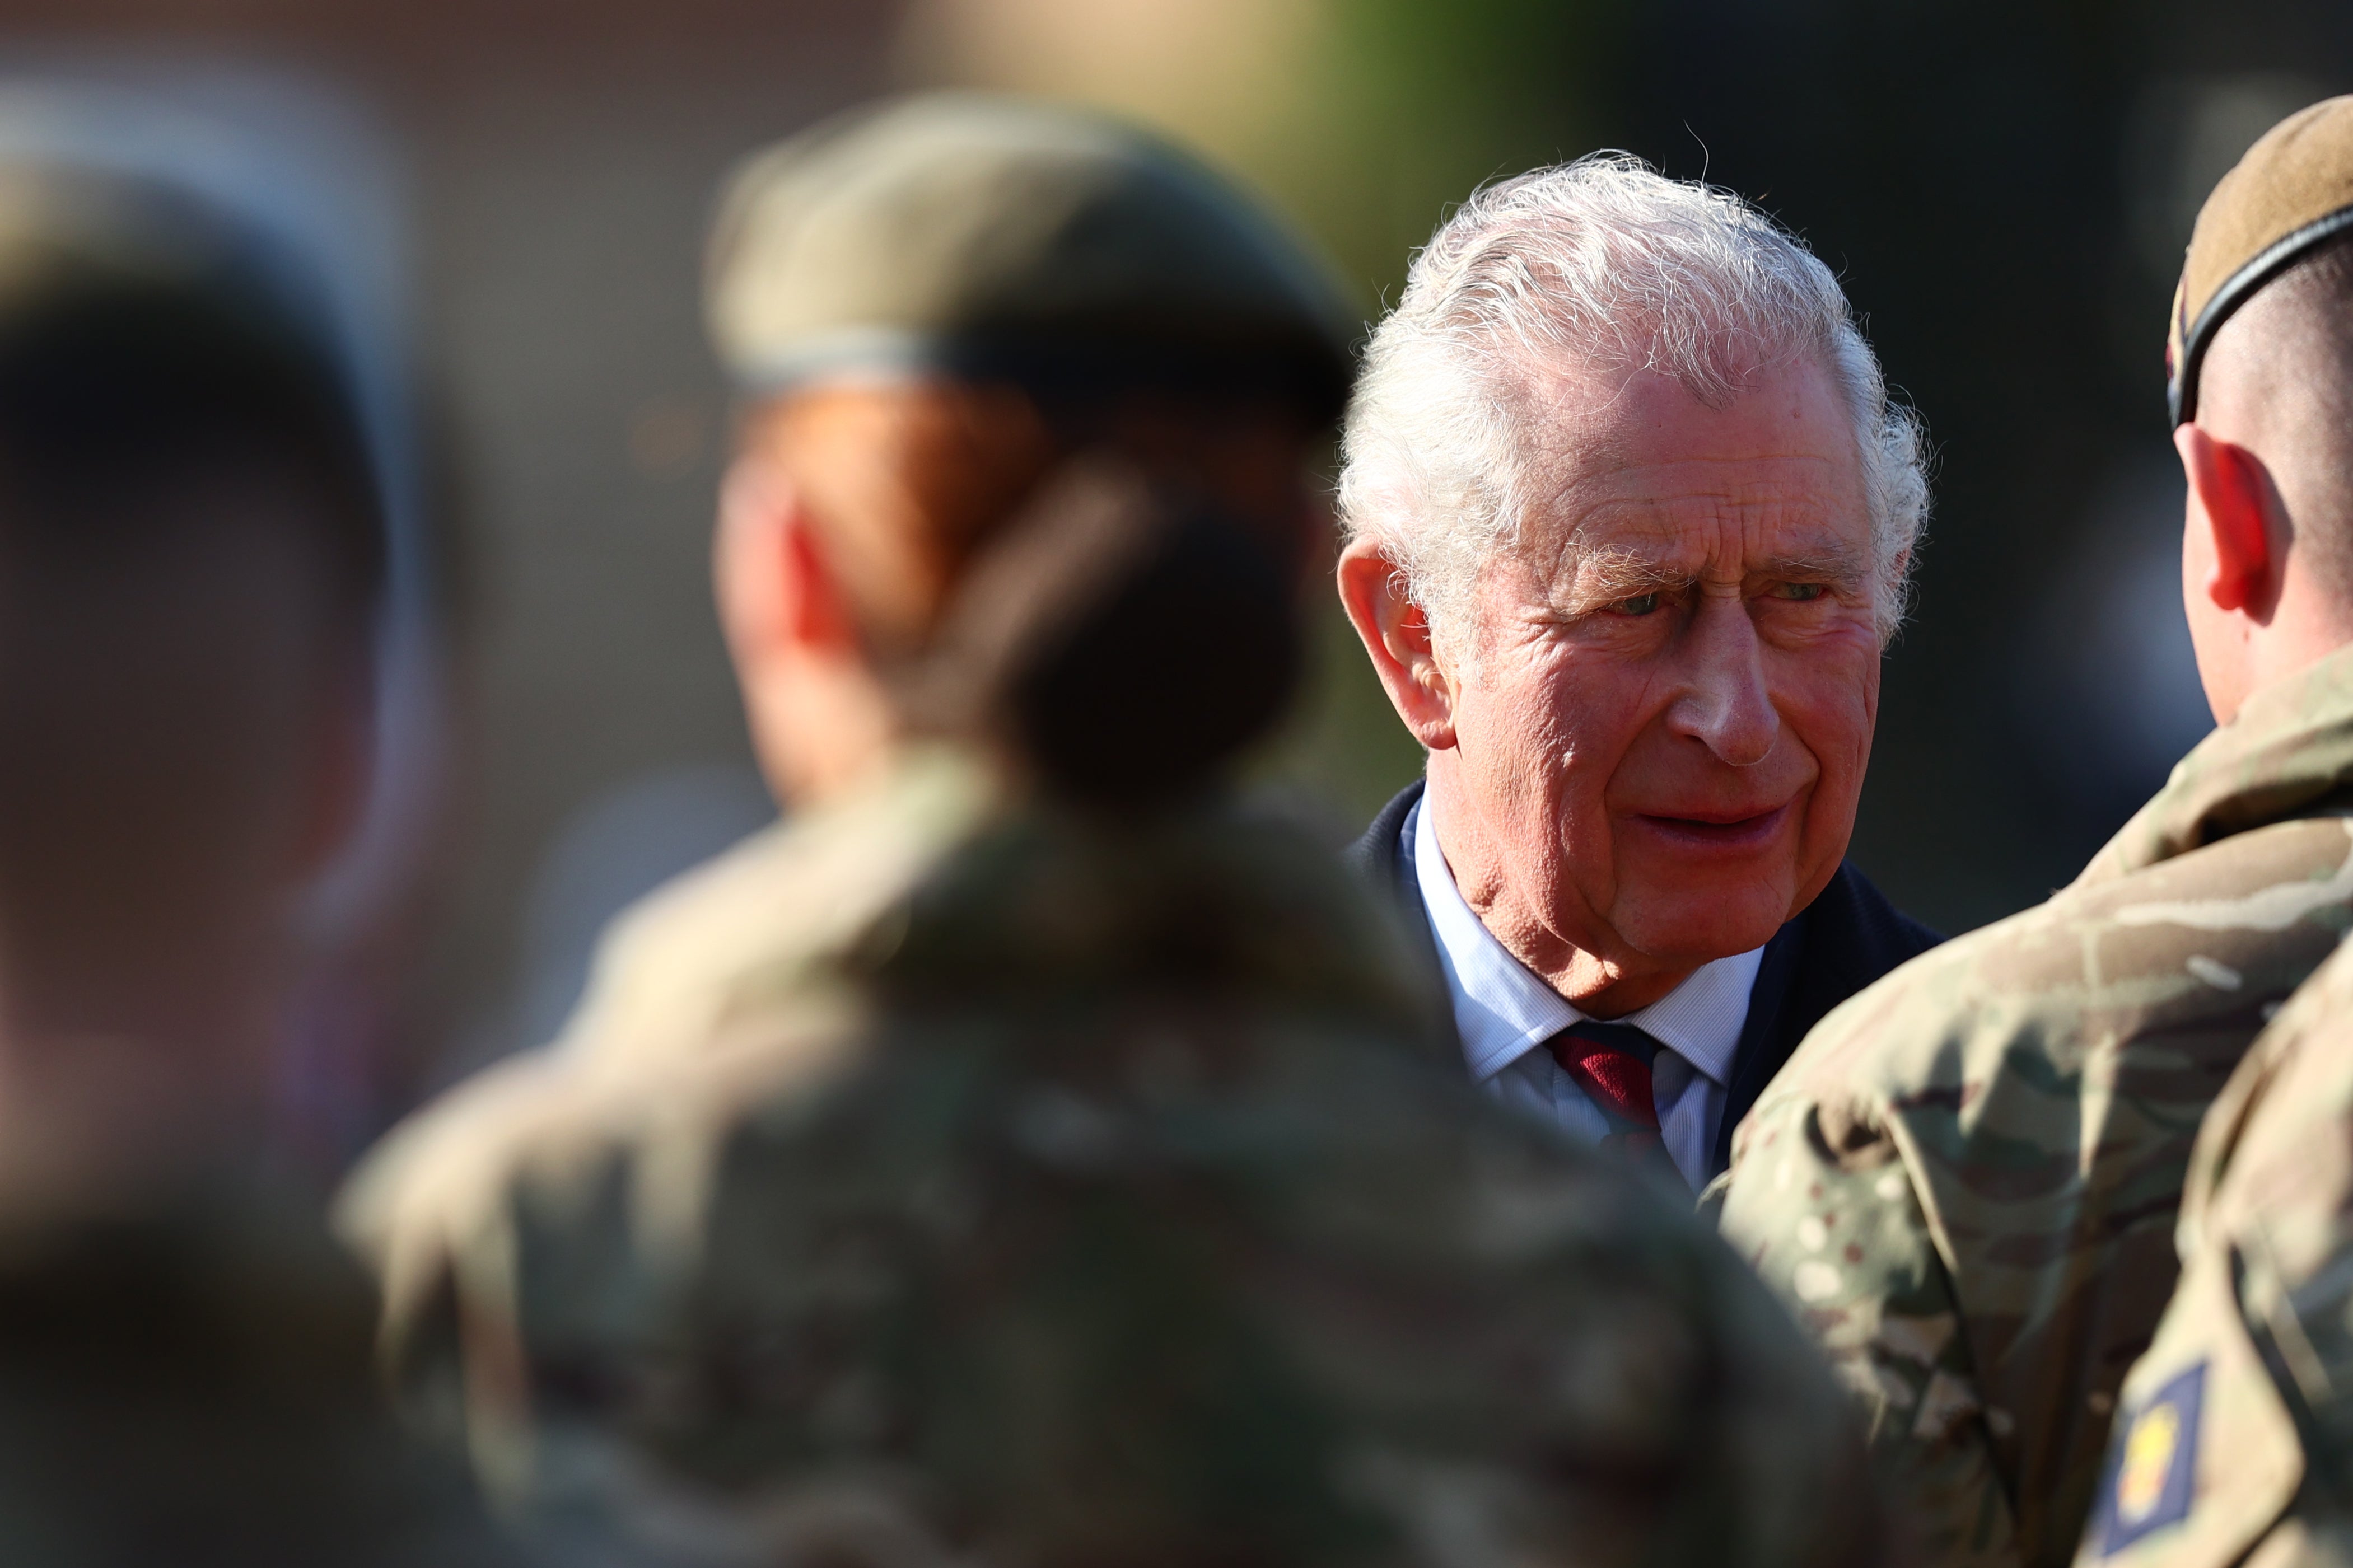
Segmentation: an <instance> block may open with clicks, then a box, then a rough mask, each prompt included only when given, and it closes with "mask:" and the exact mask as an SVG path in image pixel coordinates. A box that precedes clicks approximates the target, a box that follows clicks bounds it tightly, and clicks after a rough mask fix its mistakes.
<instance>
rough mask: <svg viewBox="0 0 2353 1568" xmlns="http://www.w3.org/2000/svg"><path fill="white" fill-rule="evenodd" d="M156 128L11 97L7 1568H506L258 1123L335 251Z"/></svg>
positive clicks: (282, 997)
mask: <svg viewBox="0 0 2353 1568" xmlns="http://www.w3.org/2000/svg"><path fill="white" fill-rule="evenodd" d="M147 112H149V110H148V106H144V105H141V104H138V103H136V102H126V101H122V100H113V99H107V98H93V99H90V100H85V99H83V98H82V97H80V96H79V95H66V94H62V93H58V92H52V91H39V92H34V91H23V90H17V91H7V92H0V121H5V132H0V1080H5V1083H6V1086H7V1088H6V1092H5V1095H0V1562H5V1563H10V1564H11V1565H12V1568H13V1565H22V1568H118V1565H119V1568H146V1565H148V1564H153V1563H183V1564H232V1563H238V1564H242V1563H256V1564H259V1563H289V1564H318V1565H327V1564H348V1565H353V1568H360V1565H368V1568H393V1565H396V1564H399V1565H412V1568H421V1565H427V1564H429V1565H431V1568H463V1565H470V1564H491V1563H510V1562H513V1561H516V1560H517V1559H516V1557H515V1555H514V1554H513V1552H512V1549H511V1548H510V1546H509V1545H508V1544H507V1543H506V1542H503V1541H502V1539H501V1536H500V1535H499V1533H498V1532H497V1531H495V1530H494V1528H493V1527H492V1525H491V1521H489V1519H488V1518H487V1516H486V1515H485V1513H484V1511H483V1510H482V1509H481V1507H480V1501H479V1500H478V1499H477V1497H476V1496H475V1495H474V1490H473V1488H472V1487H471V1485H470V1479H469V1477H468V1476H467V1474H466V1471H465V1468H464V1467H463V1466H462V1465H459V1464H456V1463H452V1462H448V1460H447V1458H444V1457H441V1456H437V1455H434V1454H431V1453H430V1452H427V1451H425V1450H422V1449H420V1448H419V1447H417V1445H415V1444H414V1443H412V1442H411V1441H410V1440H409V1438H408V1435H407V1434H406V1433H405V1432H403V1431H402V1430H401V1429H400V1427H399V1426H398V1425H397V1423H396V1420H395V1419H394V1416H393V1413H392V1411H391V1409H390V1407H389V1405H387V1403H386V1401H385V1398H384V1394H383V1390H382V1388H381V1386H380V1384H379V1382H378V1379H377V1376H376V1368H375V1356H374V1342H375V1321H376V1305H377V1304H376V1299H375V1292H374V1291H373V1290H372V1289H371V1288H370V1283H369V1280H368V1279H367V1277H366V1276H365V1275H364V1273H363V1272H362V1271H361V1270H360V1268H358V1267H357V1266H356V1265H355V1263H354V1261H353V1259H352V1258H349V1257H348V1256H347V1255H346V1254H345V1253H344V1252H343V1250H341V1249H340V1248H338V1247H336V1246H335V1244H334V1242H333V1240H332V1237H330V1235H329V1233H328V1230H327V1226H326V1223H325V1222H326V1215H325V1212H324V1208H325V1205H324V1203H323V1201H322V1200H323V1195H324V1194H323V1193H322V1191H320V1190H319V1187H318V1185H317V1184H314V1183H312V1182H310V1181H307V1180H305V1179H303V1176H302V1174H301V1173H300V1172H299V1171H298V1170H296V1169H293V1168H290V1165H291V1163H290V1159H289V1154H288V1152H287V1150H286V1149H285V1148H283V1147H282V1146H280V1142H279V1141H278V1137H277V1135H278V1134H280V1132H282V1131H283V1127H282V1121H283V1117H284V1113H285V1112H284V1106H283V1104H282V1101H280V1100H279V1098H278V1096H279V1093H280V1089H281V1088H282V1080H280V1079H279V1078H278V1076H277V1075H278V1073H279V1072H280V1070H281V1068H282V1060H281V1058H280V1057H279V1055H278V1054H277V1053H278V1051H279V1049H280V1047H281V1046H282V1045H283V1044H284V1042H285V1040H286V1037H287V1031H286V1029H285V1026H284V1023H283V1020H284V1018H285V1016H286V1015H287V1014H288V1013H289V1012H290V995H291V994H292V993H293V991H294V987H295V982H296V981H297V980H298V978H300V977H301V976H302V975H303V974H304V973H305V969H306V958H307V955H308V954H309V952H311V950H310V949H309V948H308V947H307V946H306V942H305V939H306V937H308V936H310V935H311V928H310V927H308V926H307V925H306V924H304V923H303V922H302V921H301V916H302V915H304V914H305V913H306V912H308V911H309V910H310V909H311V905H309V904H306V902H305V900H304V895H305V894H306V892H308V891H311V890H312V889H315V887H316V885H317V884H316V882H315V880H314V879H315V878H316V877H317V876H318V874H319V873H320V870H321V868H322V866H324V865H326V864H329V863H331V858H332V856H333V855H334V854H335V852H336V851H337V850H338V848H339V847H340V846H341V845H342V843H343V836H344V833H345V831H346V828H345V826H344V825H347V824H348V823H349V822H350V821H351V820H352V819H353V816H354V815H355V808H356V806H357V805H358V801H357V798H356V797H357V795H358V792H359V789H360V787H361V786H362V784H363V783H364V779H365V776H366V771H367V770H366V769H365V767H364V765H362V764H361V762H360V759H361V758H362V757H364V753H365V749H366V742H365V740H364V737H365V735H366V732H367V728H368V722H369V711H368V704H367V701H366V700H365V694H366V692H367V689H368V685H369V674H370V662H371V650H370V633H371V630H372V627H373V626H374V619H373V616H374V612H375V608H376V607H377V605H379V604H380V603H381V595H382V594H383V592H384V577H385V561H384V556H385V550H386V542H387V541H386V537H385V534H386V522H385V488H386V478H387V476H386V473H385V467H384V465H383V463H382V461H381V460H380V458H377V457H376V456H375V455H373V454H372V451H371V448H370V447H369V446H368V444H367V443H366V441H365V438H364V433H363V426H362V424H361V416H360V415H359V412H358V408H357V394H356V392H355V389H354V387H353V384H352V382H351V380H350V378H349V375H348V373H347V370H346V368H345V366H346V364H347V362H345V361H343V359H342V358H341V353H342V351H343V349H344V348H346V347H348V346H349V345H348V344H347V343H346V342H343V340H342V339H341V338H340V337H339V335H338V333H337V331H336V329H335V326H334V324H333V321H332V318H330V317H327V316H326V315H325V314H324V312H323V311H322V301H323V300H324V299H325V298H326V292H325V289H324V288H323V284H324V282H325V279H324V278H323V276H322V269H321V268H320V267H319V266H318V265H317V262H316V259H315V258H313V257H312V256H311V255H310V254H309V253H308V252H307V251H306V250H304V249H302V247H300V246H299V245H297V244H295V243H293V242H292V241H291V240H290V239H289V238H288V237H286V235H285V234H284V232H283V230H281V229H280V228H278V227H276V226H272V225H270V224H269V223H268V222H267V221H265V219H264V218H263V217H262V216H259V215H257V213H256V211H255V210H254V204H253V203H252V202H251V200H250V198H251V196H252V195H253V193H252V191H251V190H250V189H249V188H248V187H246V186H244V185H242V184H239V183H238V181H237V178H236V176H237V175H238V174H243V175H245V176H247V177H249V178H255V179H258V178H259V175H258V174H255V172H254V171H252V170H251V169H250V168H247V167H241V166H240V165H239V164H238V162H237V160H236V159H235V158H234V157H233V156H227V155H224V153H223V149H224V148H225V147H227V148H234V146H235V145H236V143H235V142H234V141H233V140H232V139H230V138H228V137H226V136H223V135H222V134H221V133H220V131H219V128H217V127H215V126H213V125H211V124H210V123H209V122H203V123H199V124H197V125H195V126H193V127H192V126H191V125H189V124H186V123H182V122H180V121H164V120H162V118H161V117H160V116H158V117H157V118H156V120H154V121H149V120H146V119H144V118H142V116H143V115H144V114H146V113H147ZM93 126H95V127H99V128H102V130H103V131H104V132H106V133H107V134H105V135H103V136H100V137H98V138H96V139H95V140H93V138H92V137H91V136H90V134H89V132H90V130H91V128H92V127H93ZM78 132H79V133H78ZM141 132H149V133H163V134H167V135H168V136H169V137H170V138H172V139H175V140H178V139H188V138H190V137H192V135H193V136H194V138H195V140H197V141H200V142H201V143H202V145H203V146H204V148H205V154H204V156H203V157H202V158H201V159H198V160H195V162H196V163H200V164H201V165H202V169H201V174H202V175H203V176H204V178H202V179H201V180H200V179H199V178H198V176H197V174H194V173H191V172H190V171H188V170H185V169H183V168H181V167H180V166H178V165H176V164H174V163H169V162H168V161H166V160H164V159H161V158H158V159H155V160H153V161H152V166H151V161H149V160H146V159H144V158H142V156H140V155H138V153H139V149H140V146H141V141H140V137H141ZM285 194H286V193H285V192H284V190H283V188H282V187H276V186H273V187H272V188H271V190H270V191H269V197H270V198H272V199H273V200H274V201H275V202H276V203H277V204H278V205H269V206H264V207H263V208H262V211H263V212H265V213H268V212H277V213H281V214H282V212H283V205H282V200H283V197H284V195H285ZM237 195H243V196H245V197H247V198H248V200H247V201H244V202H240V201H239V200H237V199H236V198H237Z"/></svg>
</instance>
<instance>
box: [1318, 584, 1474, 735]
mask: <svg viewBox="0 0 2353 1568" xmlns="http://www.w3.org/2000/svg"><path fill="white" fill-rule="evenodd" d="M1338 583H1339V589H1340V603H1341V605H1342V606H1343V607H1344V608H1345V609H1346V611H1347V612H1348V621H1349V624H1350V625H1352V626H1355V627H1356V637H1357V639H1358V640H1359V641H1361V642H1362V643H1363V644H1364V645H1365V654H1366V658H1370V659H1371V660H1372V661H1373V670H1374V673H1375V674H1377V675H1378V676H1379V677H1380V678H1381V685H1382V687H1383V688H1384V689H1386V690H1387V691H1388V694H1389V705H1390V706H1391V707H1393V708H1395V709H1396V710H1397V714H1398V718H1399V719H1401V720H1403V721H1405V727H1406V728H1407V729H1408V730H1410V731H1413V737H1414V739H1415V740H1417V741H1419V742H1421V743H1422V744H1423V745H1424V746H1426V747H1428V748H1429V749H1430V750H1431V751H1433V752H1437V751H1444V750H1445V749H1446V748H1448V747H1450V746H1451V745H1453V744H1454V681H1453V678H1452V676H1451V674H1450V673H1449V672H1448V671H1447V670H1446V669H1445V668H1444V667H1442V666H1441V665H1440V663H1439V659H1438V654H1437V650H1436V648H1435V647H1433V645H1432V643H1431V639H1430V616H1429V615H1428V614H1427V613H1426V612H1425V611H1424V610H1423V609H1422V607H1421V606H1420V605H1417V604H1415V603H1414V602H1413V597H1412V595H1410V594H1409V592H1408V591H1407V587H1406V580H1405V574H1404V572H1403V571H1401V570H1399V568H1398V564H1397V563H1396V562H1394V561H1392V560H1390V559H1389V557H1388V555H1387V554H1385V553H1383V552H1382V551H1381V550H1380V549H1379V547H1378V546H1377V545H1375V544H1373V543H1372V542H1369V541H1367V540H1361V539H1360V540H1356V541H1354V542H1351V543H1350V544H1349V545H1348V547H1347V548H1346V549H1345V550H1343V551H1342V552H1340V565H1339V573H1338Z"/></svg>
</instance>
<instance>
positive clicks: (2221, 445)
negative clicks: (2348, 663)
mask: <svg viewBox="0 0 2353 1568" xmlns="http://www.w3.org/2000/svg"><path fill="white" fill-rule="evenodd" d="M2348 234H2353V98H2333V99H2330V100H2327V101H2326V102H2323V103H2317V104H2315V105H2313V106H2312V107H2311V108H2309V109H2306V110H2302V111H2300V112H2299V113H2296V114H2295V115H2292V116H2291V117H2289V118H2288V119H2287V120H2285V121H2282V122H2281V123H2280V124H2279V125H2277V126H2275V127H2274V128H2273V129H2272V130H2271V131H2270V132H2268V133H2266V134H2265V135H2264V136H2263V139H2262V140H2261V141H2259V142H2256V143H2255V144H2254V146H2253V147H2252V148H2250V149H2249V150H2248V152H2247V154H2246V156H2245V157H2244V158H2242V160H2241V161H2240V162H2239V164H2238V166H2237V167H2236V168H2234V169H2232V171H2231V172H2230V173H2229V174H2226V175H2224V176H2223V178H2222V181H2221V184H2219V185H2217V186H2216V187H2215V188H2214V192H2213V194H2212V195H2211V196H2209V197H2208V198H2207V201H2206V205H2205V207H2204V209H2203V210H2202V211H2200V213H2199V215H2198V226H2197V228H2196V230H2195V232H2194V233H2193V234H2192V236H2191V238H2190V241H2189V256H2188V258H2187V259H2186V260H2185V262H2184V265H2183V268H2182V274H2181V284H2180V287H2179V289H2178V290H2177V291H2176V293H2175V296H2174V310H2173V320H2172V322H2171V332H2170V336H2169V339H2168V343H2167V353H2166V361H2167V369H2168V376H2169V381H2170V386H2169V394H2170V398H2171V402H2172V407H2173V418H2174V432H2173V440H2174V446H2175V447H2176V448H2177V450H2179V453H2180V456H2181V466H2182V468H2183V469H2184V471H2185V472H2186V473H2187V474H2188V476H2189V507H2188V517H2187V522H2186V526H2185V529H2184V531H2183V536H2182V559H2181V566H2182V599H2183V604H2184V605H2185V607H2186V609H2187V610H2188V613H2189V634H2190V640H2191V641H2192V643H2193V644H2194V645H2195V646H2196V647H2197V650H2198V672H2199V675H2200V677H2201V678H2202V679H2203V680H2204V682H2205V686H2206V698H2207V700H2208V702H2209V703H2210V704H2211V706H2212V708H2213V710H2214V717H2215V718H2216V720H2217V721H2221V722H2224V723H2227V722H2229V721H2230V720H2231V719H2232V716H2233V715H2234V714H2236V713H2237V712H2238V710H2239V706H2240V704H2241V703H2242V702H2243V701H2244V700H2246V699H2247V697H2248V696H2249V695H2250V694H2251V693H2253V692H2254V691H2256V690H2258V689H2262V688H2263V687H2265V686H2268V685H2270V684H2271V683H2272V682H2274V681H2275V680H2277V679H2281V678H2282V677H2284V676H2287V675H2292V674H2294V673H2295V671H2297V670H2299V669H2302V668H2305V667H2306V666H2307V665H2309V664H2311V663H2312V662H2313V661H2314V660H2315V659H2317V658H2320V657H2321V656H2322V655H2323V654H2326V653H2328V652H2330V651H2332V650H2334V649H2336V648H2337V647H2342V646H2343V645H2345V644H2346V643H2348V642H2353V249H2348V239H2347V236H2348Z"/></svg>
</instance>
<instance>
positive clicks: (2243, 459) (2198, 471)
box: [2173, 422, 2287, 624]
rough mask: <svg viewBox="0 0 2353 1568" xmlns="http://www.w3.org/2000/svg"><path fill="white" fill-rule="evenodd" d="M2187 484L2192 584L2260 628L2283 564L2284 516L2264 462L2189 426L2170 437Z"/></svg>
mask: <svg viewBox="0 0 2353 1568" xmlns="http://www.w3.org/2000/svg"><path fill="white" fill-rule="evenodd" d="M2173 446H2174V449H2175V450H2176V451H2178V452H2179V453H2180V455H2181V468H2182V472H2183V473H2184V475H2186V476H2187V477H2188V479H2189V508H2188V526H2189V530H2190V534H2191V537H2190V540H2189V545H2190V550H2191V560H2192V561H2193V563H2195V564H2194V567H2193V577H2194V578H2195V579H2196V580H2194V581H2193V582H2192V583H2191V584H2189V586H2190V587H2191V588H2192V590H2193V591H2196V592H2200V593H2203V594H2204V595H2206V596H2207V597H2208V598H2209V599H2211V601H2212V602H2213V605H2214V607H2215V608H2216V609H2218V610H2223V611H2226V612H2234V613H2237V614H2240V615H2243V616H2247V618H2248V619H2250V620H2253V621H2254V622H2256V623H2258V624H2267V623H2268V622H2269V621H2270V620H2271V616H2272V611H2273V609H2274V606H2275V605H2277V604H2278V602H2279V595H2280V588H2281V585H2282V580H2283V577H2284V568H2285V565H2286V551H2285V548H2284V546H2285V544H2286V542H2287V528H2286V513H2285V510H2284V507H2283V506H2282V505H2281V503H2280V500H2279V492H2278V490H2277V489H2276V488H2275V487H2274V485H2273V483H2272V476H2271V470H2270V469H2269V468H2265V467H2264V466H2263V459H2262V458H2258V457H2256V456H2255V455H2254V453H2253V452H2251V451H2249V450H2247V448H2246V447H2242V446H2240V445H2239V444H2238V443H2236V442H2234V441H2225V440H2223V439H2221V437H2218V436H2215V435H2214V434H2212V433H2211V431H2208V430H2205V429H2202V428H2200V426H2198V425H2197V424H2195V423H2194V422H2193V423H2191V424H2187V425H2183V426H2180V427H2179V428H2178V429H2177V430H2175V431H2174V433H2173Z"/></svg>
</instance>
